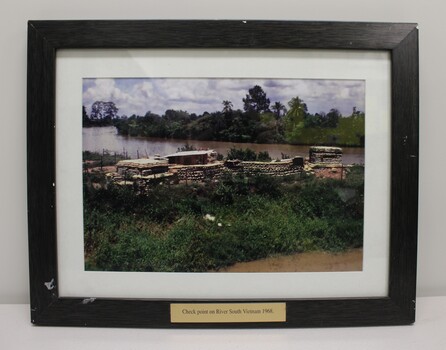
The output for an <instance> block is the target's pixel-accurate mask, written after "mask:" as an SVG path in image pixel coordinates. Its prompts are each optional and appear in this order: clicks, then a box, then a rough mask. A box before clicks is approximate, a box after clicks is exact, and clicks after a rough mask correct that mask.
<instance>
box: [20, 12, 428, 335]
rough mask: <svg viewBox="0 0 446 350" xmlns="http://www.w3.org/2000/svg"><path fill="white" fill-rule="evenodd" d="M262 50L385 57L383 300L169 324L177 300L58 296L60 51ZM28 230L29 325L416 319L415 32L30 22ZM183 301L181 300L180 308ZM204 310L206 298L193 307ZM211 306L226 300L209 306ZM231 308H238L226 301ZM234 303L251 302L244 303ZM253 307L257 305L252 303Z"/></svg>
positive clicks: (253, 24) (255, 24)
mask: <svg viewBox="0 0 446 350" xmlns="http://www.w3.org/2000/svg"><path fill="white" fill-rule="evenodd" d="M69 48H76V49H89V48H243V49H252V48H261V49H302V48H308V49H327V50H329V49H345V50H352V49H353V50H387V51H389V52H390V53H391V67H392V77H391V78H392V93H391V94H392V102H391V103H392V106H391V107H392V121H391V144H392V146H391V194H390V196H391V213H390V215H391V224H390V227H389V231H390V256H389V260H390V271H389V293H388V296H387V297H377V298H333V299H292V300H288V299H287V300H284V301H285V302H286V304H287V321H286V322H285V323H249V324H200V325H192V324H171V323H170V314H169V306H170V303H171V302H174V301H175V300H146V299H107V298H99V299H96V300H95V301H94V302H90V303H83V302H82V301H83V298H64V297H59V295H58V266H57V249H56V240H57V232H56V220H57V215H56V211H57V210H56V209H57V205H56V187H55V185H54V184H55V183H56V179H55V173H56V162H55V153H56V149H55V128H54V126H55V97H56V92H55V91H56V90H55V74H56V73H55V72H56V67H55V64H56V53H57V50H58V49H69ZM27 93H28V97H27V99H28V100H27V101H28V102H27V103H28V105H27V118H28V119H27V122H28V129H27V138H28V223H29V269H30V289H31V320H32V323H34V324H37V325H51V326H98V327H104V326H108V327H172V328H177V327H240V326H243V327H330V326H336V327H339V326H372V325H403V324H411V323H413V322H414V320H415V287H416V254H417V210H418V208H417V207H418V98H419V97H418V30H417V27H416V25H415V24H407V23H404V24H403V23H343V22H281V21H30V22H29V23H28V90H27ZM181 302H185V301H184V300H182V301H181ZM193 302H205V300H199V301H197V300H193ZM212 302H225V301H215V300H212ZM231 302H236V301H234V300H231ZM241 302H250V301H246V300H241ZM257 302H258V301H257Z"/></svg>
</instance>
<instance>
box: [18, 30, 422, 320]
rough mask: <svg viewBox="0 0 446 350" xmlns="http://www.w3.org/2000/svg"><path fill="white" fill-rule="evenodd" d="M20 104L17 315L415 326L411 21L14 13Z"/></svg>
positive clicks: (414, 52)
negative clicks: (20, 31) (23, 294)
mask: <svg viewBox="0 0 446 350" xmlns="http://www.w3.org/2000/svg"><path fill="white" fill-rule="evenodd" d="M27 103H28V109H27V118H28V119H27V123H28V135H27V137H28V222H29V260H30V290H31V321H32V323H34V324H36V325H50V326H56V325H57V326H92V327H163V328H165V327H170V328H181V327H189V328H190V327H208V328H210V327H215V328H218V327H252V328H255V327H342V326H375V325H404V324H412V323H413V322H414V321H415V290H416V253H417V207H418V29H417V26H416V24H409V23H356V22H355V23H352V22H282V21H30V22H29V24H28V97H27ZM81 113H82V114H81Z"/></svg>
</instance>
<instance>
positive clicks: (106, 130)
mask: <svg viewBox="0 0 446 350" xmlns="http://www.w3.org/2000/svg"><path fill="white" fill-rule="evenodd" d="M185 144H189V145H190V146H193V147H194V148H195V149H212V150H214V151H216V152H218V153H220V154H223V155H224V156H226V155H227V152H228V150H230V149H231V148H233V147H235V148H240V149H246V148H249V149H251V150H253V151H254V152H256V153H259V152H265V151H267V152H268V153H269V155H270V157H271V158H273V159H282V155H286V156H289V157H295V156H301V157H308V153H309V148H310V146H302V145H291V144H280V143H276V144H261V143H242V142H225V141H201V140H188V139H169V138H156V137H141V136H123V135H119V134H118V133H117V131H116V128H115V127H113V126H112V127H90V128H83V129H82V149H83V150H84V151H90V152H99V153H102V151H103V150H107V151H109V153H110V154H114V153H115V152H116V153H117V154H123V153H124V154H126V155H127V156H128V157H130V158H133V159H135V158H139V157H143V156H153V155H154V154H160V155H166V154H172V153H175V152H177V150H178V149H179V148H181V147H183V146H184V145H185ZM342 152H343V155H342V162H343V163H344V164H364V160H365V159H364V148H361V147H342ZM138 155H139V156H138Z"/></svg>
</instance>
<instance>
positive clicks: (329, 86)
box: [83, 78, 365, 116]
mask: <svg viewBox="0 0 446 350" xmlns="http://www.w3.org/2000/svg"><path fill="white" fill-rule="evenodd" d="M254 85H260V86H262V87H263V89H264V91H265V92H266V94H267V97H268V98H270V101H271V103H274V102H276V101H280V102H282V103H283V104H284V105H286V104H287V103H288V101H289V100H291V98H293V97H295V96H299V97H300V98H302V99H303V100H304V102H306V103H307V106H308V109H309V111H310V112H311V113H315V112H320V111H325V112H328V111H329V110H330V109H331V108H337V109H339V110H340V111H341V113H342V114H344V115H345V114H349V113H350V112H351V110H352V108H353V107H354V106H356V107H357V108H358V109H360V110H364V104H365V101H364V98H365V97H364V96H365V95H364V90H365V84H364V82H362V81H342V80H290V79H288V80H287V79H281V80H273V79H125V78H123V79H102V78H101V79H84V93H83V104H84V105H85V106H86V107H87V111H89V108H90V107H91V105H92V104H93V103H94V102H95V101H113V102H114V103H115V104H116V106H117V107H118V108H119V115H123V114H126V115H128V116H130V115H132V114H137V115H144V114H145V113H146V112H147V111H152V112H153V113H157V114H160V115H161V114H163V113H164V112H165V111H166V110H167V109H181V110H186V111H188V112H189V113H197V114H202V113H203V112H204V111H208V112H214V111H217V110H221V109H222V101H223V100H230V101H231V102H232V103H233V105H234V108H235V109H243V102H242V99H243V98H244V97H245V96H246V94H247V93H248V89H250V88H251V87H253V86H254Z"/></svg>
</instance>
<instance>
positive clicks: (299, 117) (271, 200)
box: [82, 77, 365, 273]
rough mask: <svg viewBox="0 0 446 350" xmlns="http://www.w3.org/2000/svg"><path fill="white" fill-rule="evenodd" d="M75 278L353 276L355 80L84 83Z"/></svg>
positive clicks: (361, 93) (357, 166) (358, 250)
mask: <svg viewBox="0 0 446 350" xmlns="http://www.w3.org/2000/svg"><path fill="white" fill-rule="evenodd" d="M82 92H83V94H82V148H83V149H82V172H83V174H82V176H83V227H84V262H85V264H84V266H85V270H87V271H134V272H208V273H225V272H226V273H229V272H232V273H236V272H331V271H362V266H363V226H364V167H365V161H364V147H365V81H363V80H334V79H268V78H259V79H253V78H190V79H189V78H187V79H186V78H96V77H91V78H84V79H83V91H82Z"/></svg>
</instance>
